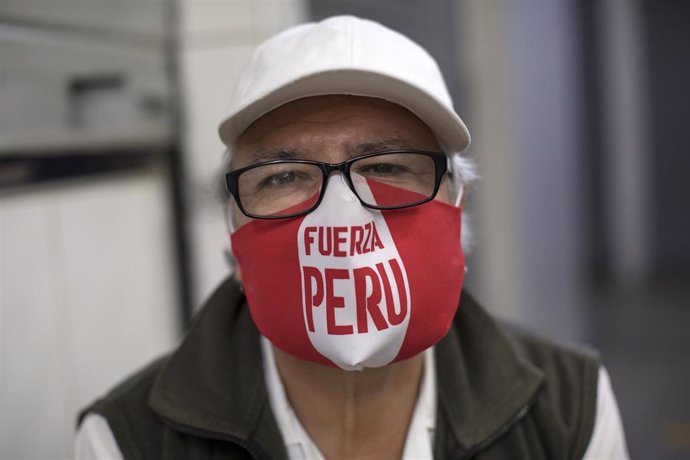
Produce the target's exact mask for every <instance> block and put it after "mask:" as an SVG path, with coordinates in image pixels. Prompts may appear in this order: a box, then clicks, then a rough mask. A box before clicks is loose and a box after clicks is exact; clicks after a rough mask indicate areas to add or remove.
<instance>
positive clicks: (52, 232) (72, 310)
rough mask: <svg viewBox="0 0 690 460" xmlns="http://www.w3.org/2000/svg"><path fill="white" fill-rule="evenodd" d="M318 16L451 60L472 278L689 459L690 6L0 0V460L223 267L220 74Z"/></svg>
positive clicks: (92, 387)
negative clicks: (462, 137) (362, 21)
mask: <svg viewBox="0 0 690 460" xmlns="http://www.w3.org/2000/svg"><path fill="white" fill-rule="evenodd" d="M337 13H352V14H357V15H360V16H363V17H368V18H372V19H375V20H378V21H380V22H382V23H384V24H386V25H388V26H390V27H392V28H394V29H397V30H399V31H401V32H403V33H405V34H407V35H409V36H410V37H412V38H413V39H415V40H417V41H418V42H419V43H421V44H422V45H423V46H425V47H426V48H427V49H428V50H429V51H430V52H431V53H432V54H433V55H434V56H435V57H436V59H437V60H438V61H439V63H440V65H441V67H442V69H443V71H444V74H445V75H446V78H447V81H448V85H449V87H450V89H451V92H452V94H453V97H454V100H455V104H456V109H457V111H458V112H459V113H460V114H461V116H462V117H463V118H464V119H465V120H466V122H467V124H468V126H469V127H470V131H471V132H472V134H473V144H472V147H471V149H470V152H469V155H470V156H471V157H472V158H474V159H475V161H476V162H477V163H478V165H479V172H480V174H481V176H482V179H481V180H480V181H479V182H478V183H477V184H476V186H475V187H474V188H473V189H472V190H471V195H470V202H469V205H468V212H469V214H470V215H471V216H472V218H473V223H474V227H475V232H476V235H477V238H476V245H475V247H474V249H473V252H472V253H471V255H470V257H469V260H468V266H469V274H468V281H467V285H468V286H469V289H470V290H472V291H473V292H474V293H475V295H476V296H478V297H479V299H480V300H482V301H483V303H484V304H485V305H486V307H487V308H489V309H490V310H491V311H493V312H495V313H496V314H498V315H501V316H503V317H506V318H508V319H509V320H511V321H515V322H518V323H521V324H523V325H526V326H528V327H530V328H532V329H534V330H536V331H538V332H539V333H541V334H543V335H546V336H549V337H553V338H556V339H560V340H566V341H570V342H573V343H588V344H591V345H593V346H595V347H597V348H598V349H599V350H600V351H601V353H602V356H603V359H604V362H605V364H606V366H607V368H608V370H609V372H610V375H611V379H612V383H613V386H614V390H615V392H616V395H617V397H618V401H619V405H620V408H621V413H622V416H623V422H624V425H625V428H626V433H627V438H628V443H629V447H630V452H631V454H632V456H633V457H634V458H641V459H643V458H644V459H651V458H653V459H681V458H690V394H688V393H689V392H690V155H688V153H687V150H688V145H690V91H688V89H687V85H688V82H690V46H689V44H690V2H688V1H687V0H503V1H501V0H481V1H480V0H476V1H475V0H435V1H433V2H429V1H424V0H404V1H403V0H379V1H376V2H368V1H365V0H358V1H356V0H351V1H346V0H339V1H338V0H311V1H308V0H167V1H166V0H136V1H135V0H50V1H48V0H2V1H1V2H0V458H2V459H8V460H9V459H57V458H69V457H70V456H71V442H72V435H73V432H74V428H75V416H76V413H77V411H78V409H79V408H80V407H83V406H84V405H85V404H87V403H88V402H89V401H91V400H92V399H93V398H95V397H97V396H98V395H100V394H102V393H103V392H104V391H106V390H107V389H108V388H109V387H110V386H112V385H113V384H114V383H115V382H116V381H118V380H119V379H121V378H122V377H123V376H124V375H126V374H128V373H130V372H132V371H133V370H135V369H136V368H138V367H139V366H141V365H143V364H144V363H146V362H148V361H149V360H151V359H152V358H153V357H154V356H156V355H159V354H161V353H163V352H165V351H166V350H169V349H170V348H171V347H173V346H174V345H175V344H176V343H177V342H178V341H179V340H180V338H181V337H182V335H183V333H184V330H185V328H186V327H187V325H188V324H189V319H190V316H191V314H192V313H193V312H194V311H195V309H196V308H198V307H199V306H200V305H201V304H202V302H203V300H204V299H205V298H206V297H207V296H208V295H209V293H210V292H211V291H212V290H213V289H214V287H215V286H216V285H217V284H218V283H219V282H220V281H221V280H222V279H223V278H224V277H226V276H227V275H228V273H229V270H230V269H229V265H228V263H227V259H226V247H227V246H228V235H227V232H226V230H225V225H224V223H223V218H222V211H221V205H220V204H219V202H218V200H217V199H216V196H215V188H216V179H217V175H218V167H219V164H220V159H221V156H222V153H223V147H222V145H221V144H220V142H219V140H218V139H217V136H216V131H215V129H216V124H217V122H218V121H219V120H220V118H221V116H222V114H223V110H224V107H225V104H226V101H227V100H228V97H229V94H230V92H231V90H232V87H233V83H234V81H235V79H236V77H237V75H238V72H239V71H240V69H241V68H242V66H243V64H244V63H245V62H246V61H247V60H248V58H249V56H250V53H251V50H252V48H253V47H254V46H255V45H256V44H258V43H259V42H261V41H262V40H263V39H265V38H267V37H268V36H270V35H272V34H274V33H275V32H277V31H279V30H281V29H283V28H285V27H288V26H290V25H293V24H296V23H299V22H303V21H306V20H317V19H321V18H324V17H326V16H330V15H332V14H337Z"/></svg>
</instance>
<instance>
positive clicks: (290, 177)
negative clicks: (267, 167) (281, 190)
mask: <svg viewBox="0 0 690 460" xmlns="http://www.w3.org/2000/svg"><path fill="white" fill-rule="evenodd" d="M296 179H297V177H296V174H295V173H294V172H293V171H283V172H280V173H278V174H274V175H272V176H270V177H268V178H267V179H266V182H267V183H268V184H270V185H277V186H281V185H287V184H290V183H292V182H295V180H296Z"/></svg>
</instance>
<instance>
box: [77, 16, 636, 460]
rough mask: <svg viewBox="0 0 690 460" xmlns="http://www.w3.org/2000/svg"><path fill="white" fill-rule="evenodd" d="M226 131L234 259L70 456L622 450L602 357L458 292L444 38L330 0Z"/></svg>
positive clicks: (260, 66)
mask: <svg viewBox="0 0 690 460" xmlns="http://www.w3.org/2000/svg"><path fill="white" fill-rule="evenodd" d="M219 130H220V135H221V138H222V139H223V141H224V142H225V143H226V144H227V145H228V147H229V152H230V155H229V159H230V161H229V164H228V168H227V170H228V174H227V175H226V178H225V179H226V184H227V188H228V191H229V192H230V193H231V195H232V200H231V201H230V202H229V207H228V221H229V228H230V238H231V246H232V251H233V254H234V256H235V258H236V259H237V265H238V266H237V269H236V271H235V274H234V279H233V280H229V281H227V282H226V283H224V284H223V285H222V286H221V287H220V288H219V289H218V290H217V291H216V293H215V294H214V295H213V296H212V298H211V299H210V300H209V302H208V303H207V304H206V305H205V306H204V308H203V309H202V311H201V312H200V313H199V314H198V315H197V317H196V319H195V322H194V325H193V327H192V329H191V331H190V333H189V334H188V336H187V337H186V339H185V340H184V342H183V344H182V345H181V346H180V347H179V348H178V349H177V350H176V351H175V352H173V353H172V354H171V355H170V356H167V357H164V358H162V359H161V360H159V361H157V362H155V363H153V364H152V365H151V366H149V367H148V368H147V369H145V370H143V371H141V372H139V373H137V374H136V375H134V376H133V377H131V378H130V379H129V380H127V381H126V382H125V383H123V384H121V385H120V386H119V387H117V388H116V389H115V390H113V391H112V392H111V393H110V394H109V395H107V396H106V397H105V398H104V399H102V400H100V401H98V402H96V403H95V404H94V405H92V406H91V407H90V408H89V409H88V410H87V411H86V412H85V413H84V414H83V416H82V418H81V426H80V431H79V433H78V437H77V452H78V455H77V456H78V457H82V458H89V457H99V456H100V457H108V458H172V459H174V458H289V459H321V458H326V459H350V458H372V459H400V458H405V459H431V458H526V459H527V458H528V459H539V458H543V459H553V458H587V459H601V458H606V459H618V458H627V452H626V447H625V441H624V437H623V432H622V428H621V425H620V419H619V416H618V410H617V407H616V404H615V400H614V398H613V395H612V392H611V388H610V384H609V381H608V377H607V375H606V373H605V371H604V370H603V368H602V367H601V366H600V364H599V362H598V360H597V358H596V357H595V356H594V355H593V354H591V353H588V352H582V351H577V350H572V349H568V348H565V347H562V346H559V345H556V344H553V343H548V342H546V341H543V340H540V339H536V338H534V337H532V336H530V335H528V334H526V333H523V332H520V331H516V330H514V329H512V328H509V327H505V326H501V325H499V324H498V323H497V322H496V321H495V320H494V319H492V318H491V317H490V316H489V315H488V314H486V313H485V312H484V311H483V310H482V309H481V308H480V307H479V306H478V305H477V304H476V302H475V301H474V300H473V299H472V298H471V297H470V295H469V294H467V293H466V292H462V293H461V289H462V283H463V277H464V268H465V267H464V256H463V252H462V246H461V208H462V203H463V194H464V190H465V189H466V185H467V182H469V181H470V180H471V179H472V178H473V173H472V169H471V167H470V166H469V163H468V162H467V161H466V160H465V159H463V158H462V157H460V156H459V154H460V153H461V152H463V151H464V150H465V149H466V148H467V146H468V145H469V133H468V132H467V129H466V127H465V125H464V124H463V122H462V120H461V119H460V118H459V117H458V116H457V114H456V113H455V112H454V110H453V108H452V103H451V101H450V97H449V95H448V93H447V90H446V88H445V84H444V82H443V78H442V76H441V75H440V73H439V70H438V68H437V66H436V64H435V62H434V61H433V59H432V58H431V57H430V56H429V55H428V54H427V53H426V52H425V51H424V50H423V49H422V48H420V47H419V46H418V45H416V44H415V43H413V42H411V41H410V40H409V39H407V38H406V37H404V36H402V35H400V34H397V33H395V32H393V31H391V30H389V29H386V28H384V27H382V26H381V25H379V24H376V23H374V22H371V21H365V20H361V19H357V18H353V17H335V18H330V19H328V20H325V21H323V22H321V23H318V24H306V25H302V26H298V27H295V28H293V29H290V30H288V31H285V32H283V33H281V34H279V35H278V36H276V37H274V38H272V39H270V40H268V41H267V42H266V43H264V44H263V45H262V46H261V47H260V48H259V49H258V50H257V52H256V54H255V55H254V58H253V59H252V61H251V63H250V64H249V65H248V67H247V68H246V69H245V73H244V74H243V76H242V77H241V79H240V82H239V85H238V89H237V91H236V93H235V96H234V99H233V100H232V102H231V105H230V110H229V114H228V116H227V117H226V118H225V119H224V120H223V121H222V122H221V125H220V128H219Z"/></svg>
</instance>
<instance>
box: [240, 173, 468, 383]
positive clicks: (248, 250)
mask: <svg viewBox="0 0 690 460" xmlns="http://www.w3.org/2000/svg"><path fill="white" fill-rule="evenodd" d="M353 180H362V181H364V180H365V179H359V178H355V177H354V176H353ZM366 183H367V187H363V188H365V189H366V190H368V193H371V194H372V195H373V198H374V199H376V198H379V200H377V201H378V202H384V199H385V195H386V194H391V193H394V194H398V195H399V194H401V193H411V192H408V191H405V190H402V189H399V188H396V187H391V186H389V185H383V184H380V183H377V182H373V181H367V182H366ZM358 190H359V188H358ZM368 201H369V200H368ZM460 212H461V210H460V208H457V207H454V206H450V205H447V204H445V203H442V202H440V201H437V200H432V201H430V202H428V203H425V204H422V205H419V206H414V207H411V208H406V209H400V210H393V211H383V212H382V211H377V210H373V209H368V208H365V207H363V206H362V205H361V204H360V202H359V200H358V199H357V197H356V196H355V195H354V193H352V191H351V190H350V188H349V187H348V186H347V184H346V183H345V179H344V178H343V176H342V175H336V176H332V177H331V178H330V179H329V182H328V187H327V189H326V192H325V195H324V197H323V200H322V202H321V204H320V205H319V207H318V208H317V209H316V210H314V211H313V212H311V213H310V214H307V215H306V216H301V217H298V218H292V219H280V220H254V221H251V222H249V223H247V224H246V225H244V226H243V227H241V228H240V229H239V230H237V231H235V232H234V233H233V234H232V235H231V244H232V250H233V253H234V255H235V257H236V258H237V262H238V264H239V267H240V270H241V274H242V281H243V284H244V290H245V294H246V296H247V302H248V304H249V308H250V311H251V314H252V318H253V320H254V322H255V323H256V325H257V327H258V328H259V330H260V331H261V333H262V334H263V335H264V336H265V337H266V338H268V339H269V340H270V341H271V342H272V343H273V344H274V345H275V346H277V347H278V348H280V349H282V350H283V351H285V352H287V353H289V354H291V355H293V356H296V357H297V358H300V359H305V360H309V361H313V362H317V363H321V364H328V365H333V364H335V365H337V366H338V367H340V368H341V369H345V370H360V369H363V368H365V367H380V366H385V365H386V364H389V363H391V362H395V361H400V360H404V359H407V358H410V357H412V356H414V355H416V354H418V353H420V352H421V351H423V350H425V349H426V348H428V347H430V346H432V345H433V344H435V343H436V342H438V341H439V340H440V339H441V338H442V337H443V336H444V335H445V334H446V332H447V331H448V328H449V327H450V325H451V322H452V320H453V316H454V315H455V311H456V309H457V306H458V301H459V298H460V290H461V289H462V283H463V277H464V266H465V258H464V255H463V253H462V249H461V247H460Z"/></svg>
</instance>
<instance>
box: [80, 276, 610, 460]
mask: <svg viewBox="0 0 690 460" xmlns="http://www.w3.org/2000/svg"><path fill="white" fill-rule="evenodd" d="M435 353H436V373H437V376H436V380H437V395H438V410H437V428H436V435H435V441H434V452H435V457H436V458H439V459H446V458H448V459H469V458H472V459H530V460H540V459H544V460H546V459H548V460H554V459H581V458H582V456H583V454H584V452H585V450H586V448H587V445H588V443H589V439H590V437H591V434H592V428H593V424H594V417H595V412H596V411H595V407H596V398H597V376H598V369H599V361H598V359H597V357H596V356H595V355H594V354H593V353H592V352H589V351H582V350H574V349H571V348H566V347H564V346H561V345H558V344H554V343H551V342H548V341H546V340H543V339H539V338H535V337H534V336H532V335H529V334H527V333H525V332H523V331H519V330H516V329H514V328H512V327H509V326H505V325H500V324H499V323H497V322H496V320H494V319H493V318H492V317H491V316H490V315H488V314H487V313H486V312H485V311H484V310H482V309H481V308H480V307H479V305H477V303H476V302H475V301H474V299H472V297H471V296H470V295H469V294H467V293H466V292H463V294H462V296H461V301H460V308H459V309H458V313H457V315H456V317H455V320H454V322H453V325H452V327H451V329H450V331H449V332H448V334H447V335H446V337H445V338H443V340H441V341H440V342H439V343H438V344H437V345H436V348H435ZM261 361H262V355H261V348H260V343H259V332H258V330H257V329H256V327H255V326H254V323H253V322H252V320H251V317H250V315H249V311H248V307H247V305H246V302H245V299H244V296H243V295H242V294H241V292H240V290H239V288H238V286H237V284H236V283H234V282H233V281H231V280H228V281H226V282H225V283H223V285H221V286H220V288H219V289H218V290H217V291H216V292H215V293H214V294H213V296H212V297H211V299H210V300H209V301H208V303H207V304H206V305H205V306H204V307H203V308H202V309H201V310H200V312H199V313H198V315H197V316H196V318H195V320H194V323H193V326H192V328H191V329H190V331H189V333H188V334H187V337H186V338H185V339H184V341H183V342H182V344H181V345H180V346H179V348H178V349H177V350H175V351H174V352H173V353H172V354H171V355H168V356H165V357H163V358H161V359H159V360H157V361H155V362H154V363H152V364H151V365H149V366H148V367H147V368H146V369H144V370H141V371H139V372H137V373H136V374H135V375H133V376H131V377H130V378H129V379H127V380H126V381H125V382H123V383H121V384H120V385H118V386H117V387H116V388H115V389H114V390H112V391H111V392H110V393H109V394H107V395H106V396H105V397H104V398H102V399H99V400H98V401H96V402H95V403H94V404H92V405H91V406H90V407H88V408H87V409H86V410H84V411H83V412H82V413H81V414H80V417H79V421H80V422H81V420H82V419H83V417H84V415H85V414H86V413H89V412H95V413H98V414H101V415H102V416H104V417H105V418H106V419H107V421H108V424H109V425H110V428H111V430H112V431H113V434H114V436H115V440H116V441H117V443H118V445H119V447H120V450H121V451H122V453H123V455H124V457H125V458H126V459H171V460H173V459H224V460H228V459H284V458H287V457H286V452H285V448H284V444H283V441H282V439H281V435H280V431H279V429H278V426H277V424H276V421H275V418H274V416H273V413H272V412H271V408H270V404H269V401H268V395H267V390H266V386H265V384H264V375H263V365H262V362H261Z"/></svg>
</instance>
